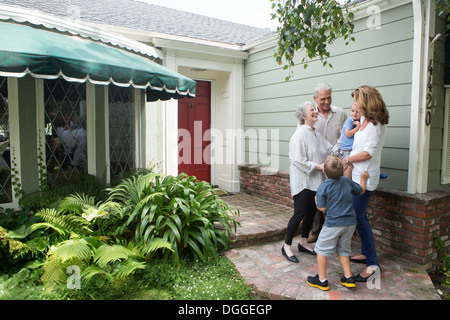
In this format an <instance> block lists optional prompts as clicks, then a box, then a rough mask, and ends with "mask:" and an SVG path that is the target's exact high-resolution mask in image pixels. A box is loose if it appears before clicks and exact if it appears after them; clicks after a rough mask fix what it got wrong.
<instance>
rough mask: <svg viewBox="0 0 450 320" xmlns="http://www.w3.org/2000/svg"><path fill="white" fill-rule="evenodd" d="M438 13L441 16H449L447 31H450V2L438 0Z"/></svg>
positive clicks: (448, 0) (449, 0)
mask: <svg viewBox="0 0 450 320" xmlns="http://www.w3.org/2000/svg"><path fill="white" fill-rule="evenodd" d="M436 12H437V14H438V15H439V16H445V15H447V31H450V0H436Z"/></svg>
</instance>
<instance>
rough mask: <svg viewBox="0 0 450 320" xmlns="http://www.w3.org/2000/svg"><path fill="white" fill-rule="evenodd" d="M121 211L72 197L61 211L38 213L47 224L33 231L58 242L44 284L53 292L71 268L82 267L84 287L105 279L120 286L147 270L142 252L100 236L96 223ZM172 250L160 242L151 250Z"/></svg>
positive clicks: (114, 205) (51, 252)
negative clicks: (45, 233)
mask: <svg viewBox="0 0 450 320" xmlns="http://www.w3.org/2000/svg"><path fill="white" fill-rule="evenodd" d="M117 209H120V208H119V206H118V204H117V203H114V202H111V201H107V202H99V203H95V198H94V197H88V196H85V195H78V194H76V195H72V196H69V197H66V198H64V199H63V200H62V201H61V202H60V204H59V206H58V209H43V210H41V211H39V212H38V213H36V216H37V217H39V218H41V219H42V220H43V222H39V223H35V224H33V225H32V226H31V231H35V230H39V229H42V228H44V229H49V228H50V229H51V230H52V231H53V232H54V235H55V236H56V239H55V240H54V241H55V242H56V244H55V245H53V246H52V247H51V248H50V250H49V251H48V253H47V259H46V261H45V263H44V265H43V274H42V281H43V283H44V285H45V287H46V288H48V289H49V290H52V289H53V288H54V287H56V286H60V285H63V284H64V283H65V282H66V280H67V272H66V270H67V268H68V267H70V266H78V267H79V268H80V270H81V279H80V280H82V281H83V283H87V282H89V281H90V280H91V279H92V278H93V277H96V276H101V277H104V278H105V279H107V280H109V281H110V282H116V281H119V280H122V279H124V278H125V277H127V276H129V275H131V274H133V273H134V272H136V271H137V270H139V269H142V268H144V266H145V261H144V258H143V256H142V254H141V250H140V249H139V248H137V247H136V246H135V245H134V244H133V243H129V244H126V243H115V244H109V243H107V242H108V241H109V239H108V237H106V236H104V235H102V234H99V233H98V232H96V231H97V230H96V220H97V219H102V218H103V217H105V216H106V215H108V214H109V212H113V211H115V210H117ZM162 247H164V248H168V249H170V246H169V245H167V243H159V245H158V242H157V243H156V245H155V244H153V245H152V246H149V248H150V249H149V251H151V252H153V251H155V250H157V249H159V248H162Z"/></svg>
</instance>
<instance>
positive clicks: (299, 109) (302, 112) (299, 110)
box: [295, 101, 315, 125]
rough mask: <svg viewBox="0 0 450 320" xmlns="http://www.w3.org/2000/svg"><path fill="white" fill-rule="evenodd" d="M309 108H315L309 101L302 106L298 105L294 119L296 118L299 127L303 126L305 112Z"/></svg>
mask: <svg viewBox="0 0 450 320" xmlns="http://www.w3.org/2000/svg"><path fill="white" fill-rule="evenodd" d="M311 106H313V107H315V105H314V103H312V102H309V101H306V102H303V103H302V104H300V105H298V107H297V110H296V111H295V117H296V118H297V120H298V123H299V124H300V125H303V124H305V118H306V112H307V111H308V109H309V108H310V107H311Z"/></svg>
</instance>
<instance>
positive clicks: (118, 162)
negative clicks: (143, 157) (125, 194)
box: [109, 85, 136, 177]
mask: <svg viewBox="0 0 450 320" xmlns="http://www.w3.org/2000/svg"><path fill="white" fill-rule="evenodd" d="M109 155H110V166H111V167H110V171H111V177H114V176H115V175H116V174H118V173H121V172H128V171H130V170H132V169H135V167H136V157H135V155H136V120H135V103H134V89H133V88H131V87H129V88H123V87H117V86H114V85H110V86H109Z"/></svg>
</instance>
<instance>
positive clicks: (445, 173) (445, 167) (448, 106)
mask: <svg viewBox="0 0 450 320" xmlns="http://www.w3.org/2000/svg"><path fill="white" fill-rule="evenodd" d="M443 142H444V143H443V146H442V168H441V169H442V171H441V183H442V184H448V183H450V88H446V89H445V112H444V134H443Z"/></svg>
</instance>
